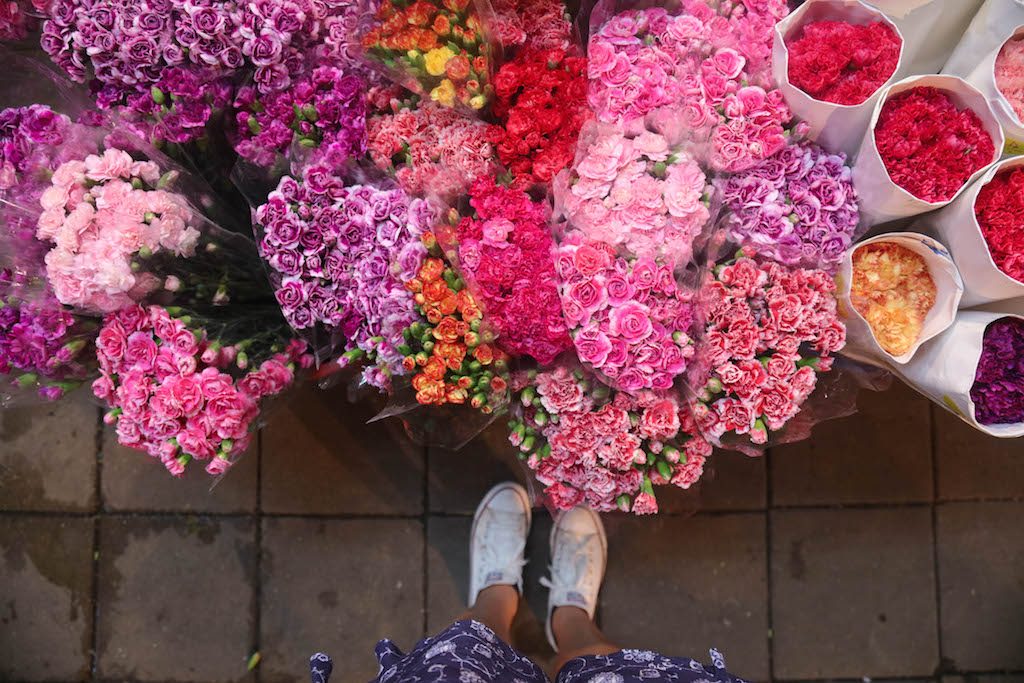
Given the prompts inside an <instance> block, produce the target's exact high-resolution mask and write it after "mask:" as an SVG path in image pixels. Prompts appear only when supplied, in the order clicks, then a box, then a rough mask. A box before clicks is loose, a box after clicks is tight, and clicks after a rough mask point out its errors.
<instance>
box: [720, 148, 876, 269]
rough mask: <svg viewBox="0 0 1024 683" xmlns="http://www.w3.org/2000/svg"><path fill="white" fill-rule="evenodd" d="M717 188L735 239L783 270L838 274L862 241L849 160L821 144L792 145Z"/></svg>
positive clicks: (728, 227) (730, 235)
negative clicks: (800, 267)
mask: <svg viewBox="0 0 1024 683" xmlns="http://www.w3.org/2000/svg"><path fill="white" fill-rule="evenodd" d="M716 183H717V184H718V186H719V189H720V191H721V196H722V202H723V208H724V209H726V210H727V212H726V217H725V226H726V230H727V233H728V236H729V239H730V240H732V241H733V242H735V243H736V244H739V245H745V244H749V245H751V246H752V247H753V248H754V249H756V250H757V252H758V253H759V254H760V255H762V256H766V257H769V258H772V259H775V260H776V261H778V262H780V263H782V264H783V265H787V266H795V265H805V266H811V267H822V268H825V269H830V270H831V269H834V268H836V267H837V266H838V265H839V262H840V261H841V260H842V258H843V256H844V255H845V253H846V251H847V250H848V249H849V248H850V246H851V245H852V244H853V240H854V239H855V238H856V237H857V234H858V230H857V228H858V224H859V219H860V214H859V211H858V208H857V193H856V191H855V190H854V187H853V182H852V180H851V173H850V168H849V167H848V166H847V165H846V159H845V157H843V156H842V155H841V154H839V155H836V154H829V153H827V152H826V151H825V150H824V149H822V148H821V147H819V146H817V145H815V144H811V143H802V144H797V145H787V146H786V147H784V148H783V149H782V150H781V151H780V152H778V153H777V154H776V155H775V156H773V157H771V158H769V159H766V160H765V161H762V162H761V163H760V164H758V165H757V166H754V167H753V168H750V169H748V170H746V171H741V172H739V173H736V174H733V175H731V176H727V177H725V178H720V179H718V180H717V181H716Z"/></svg>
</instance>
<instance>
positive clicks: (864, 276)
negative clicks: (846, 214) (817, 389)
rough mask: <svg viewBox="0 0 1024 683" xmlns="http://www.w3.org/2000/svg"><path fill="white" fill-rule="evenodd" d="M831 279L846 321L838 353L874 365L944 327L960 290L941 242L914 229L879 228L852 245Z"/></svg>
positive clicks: (910, 350)
mask: <svg viewBox="0 0 1024 683" xmlns="http://www.w3.org/2000/svg"><path fill="white" fill-rule="evenodd" d="M836 281H837V282H839V283H840V286H839V289H838V293H837V295H838V297H839V301H840V312H841V317H842V319H843V322H844V324H845V325H846V348H845V349H844V351H843V354H844V355H846V356H850V357H855V358H858V359H862V360H866V361H867V362H869V363H872V364H875V365H879V364H881V365H892V364H893V363H897V364H902V363H906V362H907V361H909V360H910V359H911V358H912V357H913V355H914V353H916V352H917V350H918V348H919V347H920V346H921V345H922V344H924V343H925V342H927V341H928V340H929V339H931V338H932V337H934V336H935V335H937V334H939V333H940V332H942V331H943V330H945V329H946V328H947V327H949V325H950V324H951V323H952V322H953V318H954V317H955V315H956V310H957V307H958V306H959V304H960V297H961V295H962V294H963V282H962V281H961V279H960V274H959V273H958V272H957V269H956V265H955V264H954V263H953V260H952V258H951V257H950V255H949V252H948V251H947V250H946V248H945V247H944V246H943V245H942V244H940V243H939V242H937V241H935V240H933V239H932V238H931V237H928V236H927V235H922V234H919V233H914V232H893V233H885V234H882V235H877V236H875V237H871V238H869V239H866V240H864V241H862V242H859V243H858V244H856V245H854V247H853V249H851V250H850V252H849V253H848V254H847V255H846V257H845V258H844V259H843V263H842V265H841V266H840V269H839V272H838V274H837V276H836ZM880 361H881V362H880Z"/></svg>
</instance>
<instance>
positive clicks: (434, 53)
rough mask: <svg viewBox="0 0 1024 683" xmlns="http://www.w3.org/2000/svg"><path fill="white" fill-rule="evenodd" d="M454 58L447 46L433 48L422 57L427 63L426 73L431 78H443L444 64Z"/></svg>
mask: <svg viewBox="0 0 1024 683" xmlns="http://www.w3.org/2000/svg"><path fill="white" fill-rule="evenodd" d="M454 56H455V53H454V52H452V51H451V50H450V49H449V48H448V46H442V47H435V48H434V49H433V50H431V51H430V52H428V53H427V54H426V55H424V58H425V59H426V63H427V73H428V74H430V75H431V76H443V75H444V67H445V64H447V63H448V60H449V59H451V58H452V57H454Z"/></svg>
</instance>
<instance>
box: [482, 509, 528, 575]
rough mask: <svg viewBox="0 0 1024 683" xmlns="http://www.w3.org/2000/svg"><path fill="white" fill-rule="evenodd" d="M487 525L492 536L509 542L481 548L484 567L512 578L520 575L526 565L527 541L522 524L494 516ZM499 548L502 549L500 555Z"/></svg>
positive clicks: (490, 544)
mask: <svg viewBox="0 0 1024 683" xmlns="http://www.w3.org/2000/svg"><path fill="white" fill-rule="evenodd" d="M487 525H488V528H489V530H490V532H491V534H493V535H494V536H496V537H498V538H500V539H502V540H504V539H509V542H508V543H505V542H500V543H493V544H492V543H485V544H483V546H482V547H481V548H480V551H481V552H480V554H481V555H482V557H481V558H480V559H481V561H482V564H483V566H484V567H487V568H488V569H489V570H490V571H495V570H497V571H501V572H502V573H504V574H508V575H511V576H516V575H518V574H520V573H521V572H522V569H523V567H524V566H525V565H526V560H525V556H524V551H525V550H526V539H525V538H523V535H522V524H521V522H520V521H519V520H517V519H515V518H510V517H508V516H506V515H493V516H492V517H491V519H489V520H488V522H487ZM511 539H514V540H511ZM498 548H501V552H500V553H499V552H498Z"/></svg>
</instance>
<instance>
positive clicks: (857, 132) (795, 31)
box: [772, 0, 904, 156]
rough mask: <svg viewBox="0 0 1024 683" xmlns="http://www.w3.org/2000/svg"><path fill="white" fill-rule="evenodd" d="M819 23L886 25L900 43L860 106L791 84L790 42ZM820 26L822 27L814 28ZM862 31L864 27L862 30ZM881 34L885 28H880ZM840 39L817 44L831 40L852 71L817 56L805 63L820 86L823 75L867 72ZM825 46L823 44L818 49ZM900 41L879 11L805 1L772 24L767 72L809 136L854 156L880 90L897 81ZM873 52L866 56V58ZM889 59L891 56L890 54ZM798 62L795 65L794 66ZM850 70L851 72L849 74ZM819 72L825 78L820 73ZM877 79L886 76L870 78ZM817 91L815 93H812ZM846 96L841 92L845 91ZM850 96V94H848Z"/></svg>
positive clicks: (855, 3) (826, 0)
mask: <svg viewBox="0 0 1024 683" xmlns="http://www.w3.org/2000/svg"><path fill="white" fill-rule="evenodd" d="M818 22H838V23H841V24H850V25H854V26H857V27H864V26H874V25H879V24H880V25H882V26H884V27H887V28H888V30H889V31H891V32H892V35H895V37H896V38H897V39H898V40H899V49H898V52H897V54H896V56H895V60H894V61H895V63H893V65H892V66H893V69H892V71H891V72H890V73H889V74H888V78H887V79H884V80H882V81H881V82H880V83H879V84H878V86H877V87H876V88H875V90H874V92H873V93H872V94H871V95H870V96H868V97H867V98H866V99H863V100H862V101H860V102H856V101H850V100H855V98H852V97H847V98H840V100H842V99H845V100H846V101H847V102H849V103H848V104H847V103H842V104H840V103H837V102H833V101H826V100H824V99H819V98H818V97H815V96H813V95H811V94H808V93H807V92H805V91H804V90H801V89H800V87H798V86H797V85H794V84H793V83H792V82H791V81H790V70H791V67H790V48H789V46H790V45H792V44H793V43H794V41H797V40H800V39H801V38H803V37H804V36H805V35H806V33H805V31H804V28H805V27H806V26H808V25H810V24H817V23H818ZM818 25H819V26H822V25H826V24H818ZM862 30H864V29H862ZM882 30H883V31H884V29H882ZM839 38H840V37H839V36H826V35H822V36H821V38H820V39H819V42H825V41H830V42H831V43H832V45H831V48H832V50H834V51H836V52H840V53H841V54H842V55H843V56H845V57H846V58H848V59H849V60H850V63H851V67H852V68H851V69H849V70H848V69H846V68H845V66H844V65H843V64H842V62H839V61H838V60H837V61H836V62H829V61H828V57H829V56H830V55H829V54H828V53H825V54H822V55H820V56H819V57H818V58H817V59H811V58H807V59H806V66H807V67H808V70H809V71H810V75H811V76H812V77H815V78H816V80H815V81H814V82H815V84H816V85H818V86H819V87H823V86H824V85H825V83H826V80H825V77H826V76H831V77H833V78H836V79H838V78H839V77H840V74H842V75H843V76H845V77H847V78H849V77H850V75H851V73H858V74H859V73H861V72H862V70H865V69H867V68H869V63H868V60H867V59H866V57H865V56H862V55H858V54H856V52H855V50H853V49H851V47H850V45H848V44H844V43H843V42H842V41H841V40H840V39H839ZM822 47H823V48H825V46H822ZM903 47H904V46H903V38H902V36H900V34H899V29H898V28H896V25H895V24H894V23H893V22H892V20H890V19H889V18H887V17H886V16H885V14H883V13H882V12H881V11H880V10H877V9H874V8H872V7H870V6H868V5H866V4H864V3H863V2H861V1H860V0H810V1H809V2H805V3H804V4H803V5H801V6H800V7H799V8H798V9H797V10H796V11H794V12H793V13H792V14H790V15H789V16H788V17H786V18H785V19H783V20H782V21H780V22H779V23H778V24H776V25H775V44H774V47H773V59H772V70H773V75H774V77H775V82H776V83H778V84H779V88H780V89H781V90H782V92H783V93H784V94H785V96H786V102H788V103H789V106H790V108H792V110H793V113H794V114H796V115H797V116H799V117H800V118H802V119H803V120H804V121H806V122H807V124H808V126H809V127H810V129H809V131H808V137H810V138H811V139H812V140H815V141H816V142H818V143H819V144H821V145H822V146H823V147H825V148H826V149H828V150H830V151H842V152H843V153H845V154H846V155H847V156H852V155H854V154H856V153H857V150H858V149H859V148H860V143H861V140H863V139H864V131H865V130H866V129H867V126H868V121H869V120H870V119H871V112H872V110H873V109H874V106H875V102H876V100H877V99H878V95H879V93H880V92H881V91H882V89H883V88H884V87H885V86H887V85H889V84H890V83H892V82H893V81H895V80H896V79H897V78H899V75H900V74H901V73H902V72H901V70H900V67H901V63H902V56H903ZM871 54H872V53H870V52H869V53H868V55H871ZM890 55H891V53H890ZM882 59H884V57H883V56H882V55H879V59H878V61H877V62H873V63H870V65H871V66H874V64H880V62H881V61H882ZM798 63H800V62H798ZM854 69H855V70H856V71H854ZM823 71H824V74H823V73H822V72H823ZM871 75H872V76H873V77H876V78H879V79H881V78H882V76H884V75H885V74H875V73H872V74H871ZM814 92H815V93H817V92H821V91H820V90H816V91H814ZM844 94H846V93H844ZM849 94H850V95H853V94H854V93H853V92H849Z"/></svg>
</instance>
